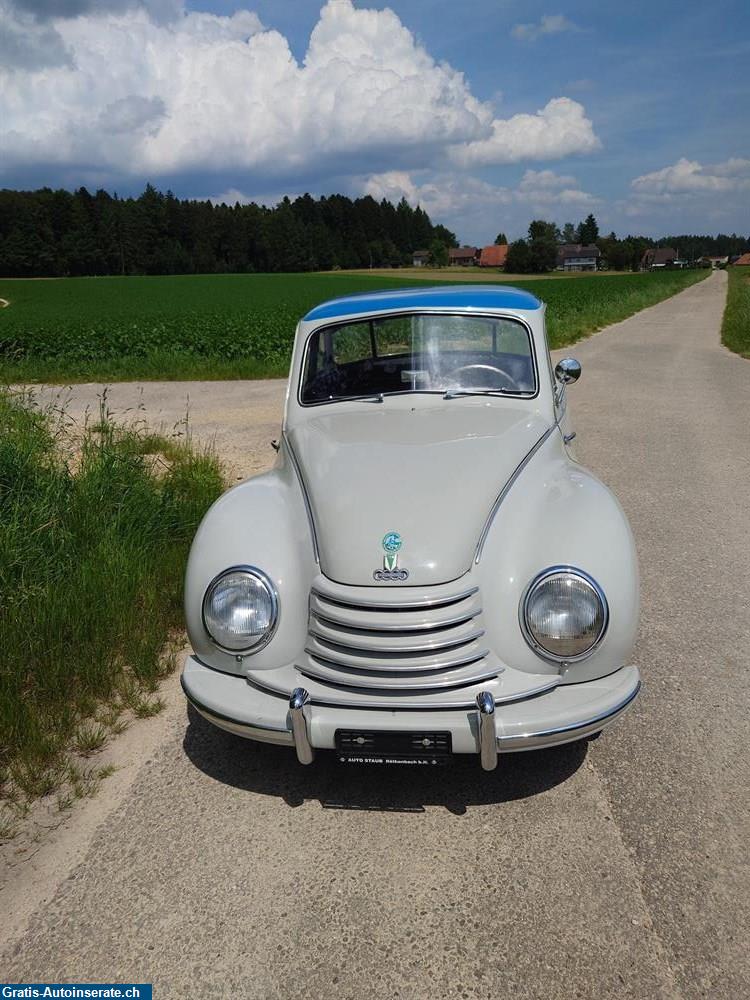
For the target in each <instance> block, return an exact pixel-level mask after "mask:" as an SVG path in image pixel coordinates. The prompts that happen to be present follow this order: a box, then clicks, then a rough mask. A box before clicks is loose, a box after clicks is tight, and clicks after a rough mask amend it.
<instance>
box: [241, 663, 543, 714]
mask: <svg viewBox="0 0 750 1000" xmlns="http://www.w3.org/2000/svg"><path fill="white" fill-rule="evenodd" d="M297 670H298V671H299V673H300V674H301V675H302V676H308V675H307V674H305V671H304V668H303V667H297ZM262 672H263V673H268V671H262ZM500 672H501V670H500V667H499V666H498V668H497V673H498V674H499V673H500ZM257 674H258V672H256V674H255V675H254V676H252V677H248V678H247V680H248V683H249V684H250V685H251V686H252V687H255V688H257V689H258V690H259V691H263V692H265V693H266V694H270V695H272V696H273V697H274V698H283V699H284V700H285V701H286V700H287V699H288V697H289V695H288V693H287V692H285V691H281V690H279V689H278V688H273V687H271V686H270V685H268V684H264V683H263V681H262V680H261V679H260V678H259V677H258V676H257ZM309 679H310V680H311V681H314V682H315V683H316V684H326V685H328V686H330V687H334V685H333V684H330V682H328V681H321V680H320V678H318V677H314V676H313V675H309ZM478 683H480V682H479V681H471V682H469V683H468V684H467V685H466V686H467V687H470V688H473V689H476V686H477V684H478ZM559 683H560V677H559V675H555V676H554V677H551V678H550V680H549V682H548V683H546V684H543V685H540V686H539V687H538V688H534V690H533V691H523V692H518V693H516V694H512V695H508V696H507V697H504V698H495V704H496V705H501V704H503V705H510V704H512V703H514V702H517V701H526V700H527V699H529V698H535V697H536V696H537V695H541V694H546V693H547V692H548V691H550V690H552V689H553V688H556V687H557V686H558V684H559ZM339 686H340V687H344V685H343V684H342V685H339ZM360 691H361V689H360ZM448 691H449V692H450V691H451V689H450V688H449V689H448ZM364 693H365V694H369V695H370V696H371V697H372V696H373V695H377V694H378V693H379V692H377V691H375V690H374V689H371V690H370V691H369V692H368V691H365V692H364ZM434 693H435V694H436V695H438V696H439V695H442V694H444V693H445V692H444V691H440V690H438V691H435V692H434ZM406 695H408V691H407V692H406V694H405V695H402V694H400V693H399V692H398V691H397V692H396V693H395V694H393V695H392V696H390V697H389V698H388V699H387V700H383V701H370V700H367V701H352V697H351V696H349V697H342V698H338V699H337V698H335V697H334V698H331V697H329V696H328V694H326V695H325V696H324V697H318V696H317V695H315V696H314V697H311V703H312V704H313V705H320V706H322V707H328V708H347V709H351V710H353V711H362V712H368V711H370V710H371V709H372V710H374V711H378V712H379V711H384V712H399V711H410V712H411V711H417V712H442V711H454V710H455V709H463V708H476V703H475V701H474V697H475V696H474V695H471V694H470V695H468V696H467V698H466V700H465V701H463V700H462V701H432V702H430V701H427V702H425V701H406Z"/></svg>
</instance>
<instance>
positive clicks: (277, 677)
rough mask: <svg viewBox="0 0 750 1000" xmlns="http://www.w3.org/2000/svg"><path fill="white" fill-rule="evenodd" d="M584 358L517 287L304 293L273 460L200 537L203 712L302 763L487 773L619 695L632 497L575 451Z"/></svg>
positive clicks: (194, 617) (195, 617) (193, 635)
mask: <svg viewBox="0 0 750 1000" xmlns="http://www.w3.org/2000/svg"><path fill="white" fill-rule="evenodd" d="M580 371H581V369H580V365H579V364H578V363H577V362H576V361H574V360H572V359H566V360H563V361H560V363H559V364H558V365H557V366H556V367H555V369H554V370H553V368H552V364H551V361H550V356H549V351H548V347H547V339H546V333H545V307H544V305H543V304H542V303H541V302H540V301H539V300H538V299H536V298H535V297H534V296H533V295H530V294H529V293H528V292H526V291H521V290H519V289H515V288H510V287H502V286H482V287H479V286H476V285H475V286H467V285H463V286H451V287H439V288H425V289H418V290H406V291H397V292H393V291H389V292H379V293H374V294H366V295H354V296H350V297H347V298H341V299H336V300H334V301H331V302H327V303H325V304H323V305H321V306H319V307H317V308H315V309H313V310H312V311H311V312H309V313H308V314H307V316H305V317H304V319H303V320H302V321H301V322H300V324H299V326H298V328H297V335H296V341H295V346H294V353H293V357H292V365H291V373H290V376H289V385H288V390H287V398H286V407H285V412H284V420H283V428H282V434H281V440H280V443H279V453H278V459H277V462H276V465H275V467H274V468H273V470H272V471H270V472H268V473H265V474H264V475H260V476H256V477H255V478H252V479H249V480H248V481H247V482H244V483H242V484H241V485H239V486H237V487H235V488H234V489H232V490H230V491H229V492H228V493H226V494H224V496H222V497H221V498H220V499H219V500H218V501H217V503H216V504H215V505H214V506H213V507H212V508H211V510H210V511H209V513H208V514H207V515H206V517H205V519H204V521H203V523H202V524H201V526H200V528H199V530H198V533H197V535H196V537H195V541H194V543H193V547H192V551H191V554H190V560H189V565H188V570H187V577H186V593H185V608H186V616H187V626H188V632H189V636H190V640H191V642H192V646H193V650H194V653H193V655H192V656H190V657H189V658H188V659H187V661H186V665H185V668H184V672H183V674H182V685H183V688H184V691H185V694H186V695H187V698H188V699H189V701H190V702H191V703H192V704H193V705H194V707H195V708H196V709H197V710H198V712H200V713H201V714H202V715H203V716H205V718H206V719H208V720H209V721H210V722H212V723H214V724H215V725H217V726H220V727H221V728H222V729H226V730H229V731H230V732H232V733H237V734H239V735H241V736H246V737H249V738H250V739H254V740H263V741H266V742H269V743H276V744H281V745H287V746H294V747H295V748H296V753H297V757H298V759H299V761H300V762H301V763H303V764H309V763H310V762H311V761H312V760H313V757H314V753H315V750H317V749H320V750H330V751H335V753H336V754H337V755H338V757H339V758H340V759H341V760H342V761H347V762H374V763H375V762H376V763H383V762H385V763H391V762H392V763H403V764H413V765H423V764H434V763H440V762H443V761H445V760H446V759H448V758H449V757H450V756H451V755H452V754H477V755H478V757H479V759H480V762H481V765H482V767H484V768H485V769H486V770H492V769H493V768H495V767H496V765H497V758H498V753H505V752H509V751H517V750H533V749H536V748H538V747H549V746H555V745H557V744H562V743H567V742H570V741H573V740H579V739H582V738H587V737H592V736H594V735H596V734H598V733H599V732H600V731H601V730H602V729H603V728H604V727H605V726H607V725H609V724H610V723H611V722H613V721H614V720H615V719H617V718H618V717H619V716H620V715H622V713H623V712H624V711H625V710H626V709H627V708H628V706H629V705H631V704H632V702H633V700H634V699H635V697H636V696H637V694H638V690H639V687H640V678H639V673H638V669H637V667H636V666H634V665H633V664H632V663H631V662H630V657H631V653H632V649H633V645H634V641H635V636H636V629H637V621H638V567H637V562H636V554H635V549H634V545H633V539H632V535H631V532H630V528H629V526H628V523H627V520H626V518H625V515H624V513H623V511H622V509H621V508H620V506H619V504H618V502H617V500H616V499H615V498H614V497H613V495H612V494H611V493H610V492H609V490H608V489H607V488H606V487H605V486H604V485H603V484H602V483H601V482H599V480H598V479H596V478H595V477H594V476H593V475H592V474H591V473H590V472H587V471H586V469H584V468H583V467H582V466H581V465H579V464H578V463H577V462H576V461H575V459H574V458H573V456H572V454H571V452H570V449H569V444H570V441H571V440H572V438H573V437H574V436H575V434H574V432H573V430H572V427H571V423H570V416H569V413H568V407H567V386H568V384H570V383H572V382H574V381H575V380H576V379H577V378H578V376H579V375H580ZM603 416H606V415H603ZM248 419H250V417H249V418H248Z"/></svg>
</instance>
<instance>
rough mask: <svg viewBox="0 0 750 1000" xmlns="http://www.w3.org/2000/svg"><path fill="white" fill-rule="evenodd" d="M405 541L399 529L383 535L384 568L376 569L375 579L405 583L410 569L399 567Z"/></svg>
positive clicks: (382, 581) (381, 581)
mask: <svg viewBox="0 0 750 1000" xmlns="http://www.w3.org/2000/svg"><path fill="white" fill-rule="evenodd" d="M402 544H403V542H402V540H401V535H399V533H398V532H397V531H389V532H388V533H387V534H386V535H384V536H383V549H384V551H385V555H384V556H383V568H382V569H376V570H375V572H374V573H373V574H372V575H373V579H375V580H377V581H378V582H379V583H403V581H404V580H408V579H409V571H408V570H406V569H399V565H398V552H399V549H400V548H401V546H402Z"/></svg>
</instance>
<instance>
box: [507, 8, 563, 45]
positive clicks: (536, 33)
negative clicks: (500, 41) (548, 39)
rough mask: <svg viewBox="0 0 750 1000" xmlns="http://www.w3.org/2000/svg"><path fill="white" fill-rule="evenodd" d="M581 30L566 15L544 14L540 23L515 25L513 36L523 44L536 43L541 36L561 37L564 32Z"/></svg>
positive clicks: (512, 31)
mask: <svg viewBox="0 0 750 1000" xmlns="http://www.w3.org/2000/svg"><path fill="white" fill-rule="evenodd" d="M579 30H580V29H579V28H578V26H577V25H575V24H573V22H572V21H569V20H568V18H567V17H565V15H564V14H543V15H542V17H541V18H540V20H539V21H536V22H531V23H529V24H515V25H514V26H513V29H512V30H511V35H513V37H514V38H519V39H521V41H523V42H534V41H536V39H537V38H539V37H540V36H541V35H559V34H561V32H563V31H579Z"/></svg>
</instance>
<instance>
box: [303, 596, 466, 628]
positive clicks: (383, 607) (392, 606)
mask: <svg viewBox="0 0 750 1000" xmlns="http://www.w3.org/2000/svg"><path fill="white" fill-rule="evenodd" d="M478 590H479V587H470V588H469V589H468V590H462V591H460V592H459V593H458V594H451V595H450V596H448V597H435V598H430V597H424V598H421V599H419V600H416V601H415V600H412V601H411V602H409V601H408V599H406V598H405V597H402V598H401V599H400V600H398V599H397V600H394V601H383V602H382V603H380V602H378V603H377V604H373V602H372V600H371V599H370V600H368V599H366V600H363V601H358V600H357V599H356V598H347V599H346V600H345V599H344V598H343V597H333V596H329V595H328V594H326V593H325V592H324V591H322V590H318V588H317V587H311V588H310V593H311V594H315V596H316V597H319V598H320V599H321V600H322V601H328V603H329V604H337V605H339V606H340V607H342V608H357V609H360V608H364V609H365V610H370V611H392V610H397V611H421V610H422V608H439V607H442V606H443V605H449V604H458V603H459V601H465V600H466V598H467V597H472V596H473V595H474V594H476V593H477V591H478ZM399 593H400V594H404V591H403V590H400V591H399ZM431 627H434V626H431Z"/></svg>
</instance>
